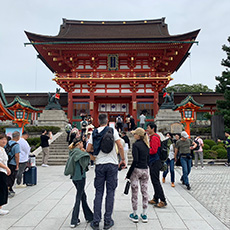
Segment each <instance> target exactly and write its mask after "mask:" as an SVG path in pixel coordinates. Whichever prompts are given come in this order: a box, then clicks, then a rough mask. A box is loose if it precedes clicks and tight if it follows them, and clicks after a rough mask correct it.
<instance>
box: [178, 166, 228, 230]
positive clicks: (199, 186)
mask: <svg viewBox="0 0 230 230" xmlns="http://www.w3.org/2000/svg"><path fill="white" fill-rule="evenodd" d="M180 171H181V170H180ZM190 181H191V184H192V190H191V191H189V193H190V194H191V195H192V196H193V197H194V198H196V199H197V200H198V201H199V202H200V203H201V204H202V205H204V206H205V207H206V208H207V209H208V210H209V211H210V212H211V213H213V214H214V215H215V216H216V217H218V218H219V219H220V220H221V221H222V222H223V223H225V224H226V225H227V226H228V228H229V229H230V167H225V166H209V167H206V168H205V169H204V170H202V169H201V168H200V167H199V168H198V169H197V170H195V169H194V170H192V173H191V176H190Z"/></svg>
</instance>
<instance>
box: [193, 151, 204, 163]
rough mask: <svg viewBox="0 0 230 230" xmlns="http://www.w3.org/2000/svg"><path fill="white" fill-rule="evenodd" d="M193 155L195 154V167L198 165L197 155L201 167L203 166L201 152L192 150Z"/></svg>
mask: <svg viewBox="0 0 230 230" xmlns="http://www.w3.org/2000/svg"><path fill="white" fill-rule="evenodd" d="M194 155H195V167H197V166H198V155H199V158H200V163H201V167H204V164H203V152H196V151H194Z"/></svg>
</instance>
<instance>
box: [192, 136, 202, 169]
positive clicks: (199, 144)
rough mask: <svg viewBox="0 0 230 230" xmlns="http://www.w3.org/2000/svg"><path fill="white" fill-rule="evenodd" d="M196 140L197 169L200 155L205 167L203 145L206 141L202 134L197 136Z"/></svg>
mask: <svg viewBox="0 0 230 230" xmlns="http://www.w3.org/2000/svg"><path fill="white" fill-rule="evenodd" d="M194 142H195V143H196V144H197V147H196V149H194V155H195V169H197V167H198V156H199V158H200V164H201V169H204V163H203V146H204V142H203V140H202V139H201V138H200V136H197V137H196V138H195V140H194Z"/></svg>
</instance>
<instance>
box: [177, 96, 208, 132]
mask: <svg viewBox="0 0 230 230" xmlns="http://www.w3.org/2000/svg"><path fill="white" fill-rule="evenodd" d="M203 106H204V105H202V104H199V103H198V102H196V101H195V100H194V99H193V97H192V96H191V95H188V96H187V97H186V98H185V99H184V100H183V101H181V103H179V104H177V105H175V106H174V107H173V110H174V111H177V110H178V111H179V112H180V114H181V123H185V131H186V132H187V133H188V135H189V136H190V124H191V123H192V122H195V121H196V112H197V111H198V110H199V109H200V108H202V107H203Z"/></svg>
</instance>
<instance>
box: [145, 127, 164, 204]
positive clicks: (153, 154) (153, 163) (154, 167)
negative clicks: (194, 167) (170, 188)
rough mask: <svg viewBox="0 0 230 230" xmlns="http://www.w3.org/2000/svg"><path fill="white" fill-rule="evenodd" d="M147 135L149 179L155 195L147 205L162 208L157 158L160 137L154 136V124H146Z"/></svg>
mask: <svg viewBox="0 0 230 230" xmlns="http://www.w3.org/2000/svg"><path fill="white" fill-rule="evenodd" d="M146 131H147V133H148V134H149V138H150V150H149V154H150V156H149V170H150V178H151V181H152V184H153V188H154V191H155V194H154V195H153V199H152V200H150V201H149V204H153V205H154V206H155V207H157V208H163V207H165V206H166V205H167V203H166V199H165V195H164V191H163V188H162V186H161V183H160V170H161V168H162V163H161V160H160V157H159V151H161V140H160V136H159V135H158V134H156V132H157V126H156V124H155V123H148V125H147V130H146Z"/></svg>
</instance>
